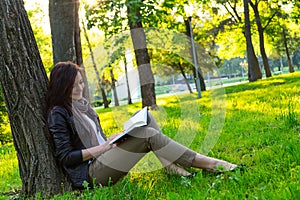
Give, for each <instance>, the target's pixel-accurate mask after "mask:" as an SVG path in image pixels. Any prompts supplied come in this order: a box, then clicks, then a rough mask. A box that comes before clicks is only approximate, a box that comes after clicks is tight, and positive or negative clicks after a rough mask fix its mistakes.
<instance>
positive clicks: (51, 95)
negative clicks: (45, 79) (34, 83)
mask: <svg viewBox="0 0 300 200" xmlns="http://www.w3.org/2000/svg"><path fill="white" fill-rule="evenodd" d="M78 72H80V73H82V69H81V68H80V67H79V66H78V65H77V64H75V63H72V62H70V61H68V62H58V63H57V64H56V65H55V66H54V68H53V69H52V71H51V73H50V81H49V85H48V91H47V94H46V106H47V113H48V112H49V111H50V110H51V109H52V108H53V107H54V106H61V107H64V108H66V109H67V110H68V111H70V110H71V104H72V103H71V95H72V89H73V85H74V82H75V78H76V76H77V73H78Z"/></svg>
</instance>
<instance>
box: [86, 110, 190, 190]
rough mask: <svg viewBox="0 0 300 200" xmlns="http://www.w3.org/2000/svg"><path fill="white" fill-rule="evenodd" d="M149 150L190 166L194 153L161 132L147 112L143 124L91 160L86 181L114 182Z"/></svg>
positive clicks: (160, 156)
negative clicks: (146, 120)
mask: <svg viewBox="0 0 300 200" xmlns="http://www.w3.org/2000/svg"><path fill="white" fill-rule="evenodd" d="M149 151H153V153H154V154H155V155H156V156H158V157H159V158H163V159H165V160H167V161H169V162H170V163H177V164H180V165H182V166H185V167H191V165H192V162H193V160H194V159H195V156H196V152H194V151H192V150H190V149H188V148H186V147H184V146H183V145H181V144H179V143H177V142H175V141H173V140H172V139H170V138H168V137H166V136H165V135H163V134H162V132H161V130H160V128H159V127H158V125H157V123H156V121H155V119H154V118H153V116H152V115H151V114H149V116H148V125H147V126H145V127H140V128H136V129H135V130H134V131H132V132H131V133H130V134H129V136H128V138H127V139H126V140H124V141H123V142H121V143H120V144H118V146H117V147H115V148H113V149H111V150H109V151H107V152H105V153H103V154H102V155H100V156H99V157H97V158H96V159H94V160H93V162H92V163H91V164H90V166H89V177H90V182H91V183H95V184H96V185H98V184H101V185H102V186H107V185H108V184H114V183H116V182H117V181H118V180H119V179H120V178H122V177H123V176H125V175H126V174H127V173H128V172H129V171H130V169H131V168H133V167H134V165H135V164H136V163H137V162H138V161H139V160H140V159H141V158H142V157H143V156H144V155H146V153H148V152H149Z"/></svg>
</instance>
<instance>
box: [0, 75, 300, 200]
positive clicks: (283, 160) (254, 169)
mask: <svg viewBox="0 0 300 200" xmlns="http://www.w3.org/2000/svg"><path fill="white" fill-rule="evenodd" d="M299 87H300V73H299V72H297V73H293V74H289V75H278V76H276V77H274V78H269V79H265V80H261V81H258V82H255V83H246V84H240V85H235V86H230V87H226V88H225V89H226V118H225V122H224V126H223V129H222V134H221V136H220V137H219V139H218V141H217V143H216V144H215V146H214V147H213V149H212V150H211V151H210V152H209V154H208V155H209V156H213V157H216V158H220V159H224V160H228V161H231V162H233V163H243V164H245V165H246V168H245V171H244V172H241V171H239V170H238V171H236V172H228V173H224V174H220V175H217V174H212V173H208V172H204V171H201V170H195V171H198V172H199V173H198V174H197V175H196V176H195V177H194V178H193V179H186V178H184V177H180V176H175V175H167V174H165V173H164V170H163V169H161V168H157V169H156V170H152V171H151V170H150V171H149V172H145V173H139V171H138V169H147V168H151V167H152V165H156V161H155V159H151V158H152V157H151V155H149V157H148V158H145V159H143V160H141V162H140V163H139V164H138V166H137V167H139V168H134V169H133V170H132V171H131V172H130V173H129V174H128V175H127V176H125V177H124V178H123V179H122V180H121V181H120V182H118V183H117V184H116V185H114V186H110V187H101V186H99V187H98V188H95V189H94V190H90V189H86V190H84V191H81V192H79V191H76V192H72V193H70V192H67V193H64V194H63V195H56V196H54V197H52V198H51V199H170V200H171V199H172V200H173V199H237V200H239V199H299V198H300V193H299V189H300V188H299V185H300V162H299V161H300V149H299V131H300V126H299V116H300V108H299V106H296V105H299V98H298V97H299V90H298V89H297V88H299ZM202 96H203V97H202V98H201V99H197V98H196V95H186V94H185V95H176V96H175V95H173V96H172V95H171V96H169V97H164V98H159V99H158V101H157V103H158V105H159V108H160V109H159V110H158V111H151V113H152V114H153V115H154V116H155V118H156V119H157V121H158V123H159V125H160V127H161V128H162V131H163V132H164V133H165V134H166V135H168V136H170V137H172V138H174V139H176V140H180V142H182V143H184V142H185V139H190V138H191V135H190V133H191V132H190V131H194V130H196V134H195V135H194V137H193V138H192V142H191V143H190V144H189V145H188V146H189V147H190V148H191V149H193V150H195V151H200V149H201V145H202V143H203V140H204V138H205V136H206V133H207V131H208V129H209V127H210V123H211V120H212V115H213V113H212V100H213V92H212V91H206V92H203V93H202ZM140 108H141V103H136V104H132V105H129V106H128V105H126V106H119V107H118V108H108V109H97V111H98V112H99V115H100V119H101V122H102V127H103V130H104V131H105V132H106V133H107V134H108V135H110V134H113V133H116V132H118V131H121V130H122V122H123V121H125V120H126V119H128V118H129V116H130V115H131V114H132V113H134V112H135V111H136V110H138V109H140ZM197 108H199V110H198V111H197V116H196V117H195V118H194V119H192V118H189V117H190V116H189V115H186V116H185V117H182V116H183V114H184V112H188V113H193V112H195V110H197ZM215 125H216V124H215ZM181 129H183V130H184V133H181V132H180V131H179V130H181ZM180 134H183V136H184V137H183V138H182V137H178V136H179V135H180ZM3 148H5V147H2V149H3ZM5 151H6V150H5ZM1 156H2V157H1ZM0 158H1V159H0V167H1V166H2V168H1V170H0V173H1V172H2V174H0V175H2V177H3V176H4V179H2V180H5V183H1V184H0V187H2V188H0V189H1V191H3V192H7V191H11V190H12V188H9V187H7V185H8V184H11V186H13V188H15V189H16V190H18V189H19V188H20V185H17V184H12V183H13V182H14V181H15V180H19V179H18V178H17V176H16V175H15V174H16V173H15V170H16V169H17V167H16V165H12V164H6V163H7V162H11V161H12V160H14V161H13V162H16V158H15V152H14V151H10V152H9V153H3V152H0ZM2 158H3V159H2ZM11 166H13V167H11ZM18 183H19V184H20V181H18ZM2 194H3V193H2ZM5 194H7V193H5ZM3 198H8V195H7V196H4V197H3ZM37 199H38V198H37Z"/></svg>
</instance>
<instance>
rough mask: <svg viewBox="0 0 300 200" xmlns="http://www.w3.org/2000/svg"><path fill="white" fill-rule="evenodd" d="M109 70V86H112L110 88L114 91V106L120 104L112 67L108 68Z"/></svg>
mask: <svg viewBox="0 0 300 200" xmlns="http://www.w3.org/2000/svg"><path fill="white" fill-rule="evenodd" d="M109 72H110V78H111V87H112V90H113V93H114V100H115V106H119V105H120V104H119V99H118V94H117V88H116V79H115V76H114V72H113V70H112V68H111V69H110V70H109Z"/></svg>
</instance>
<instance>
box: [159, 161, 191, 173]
mask: <svg viewBox="0 0 300 200" xmlns="http://www.w3.org/2000/svg"><path fill="white" fill-rule="evenodd" d="M165 170H166V172H167V173H168V174H175V175H179V176H191V173H190V172H188V171H186V170H185V169H183V168H181V167H180V166H178V165H176V164H174V163H172V164H171V165H168V166H166V167H165Z"/></svg>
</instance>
